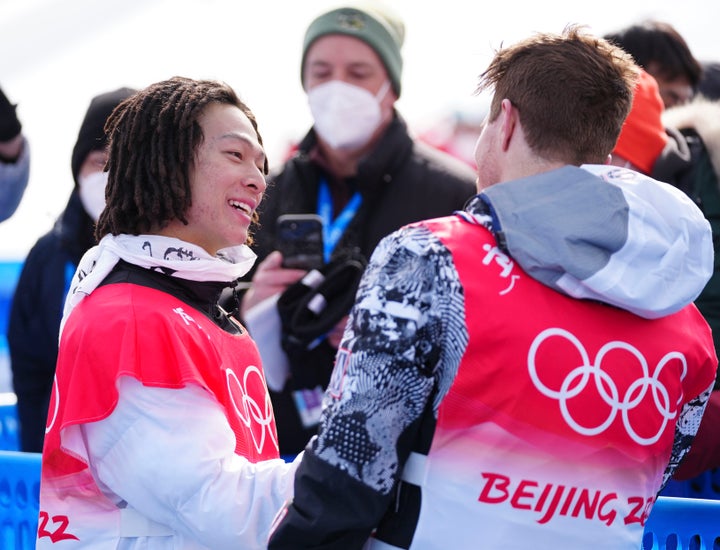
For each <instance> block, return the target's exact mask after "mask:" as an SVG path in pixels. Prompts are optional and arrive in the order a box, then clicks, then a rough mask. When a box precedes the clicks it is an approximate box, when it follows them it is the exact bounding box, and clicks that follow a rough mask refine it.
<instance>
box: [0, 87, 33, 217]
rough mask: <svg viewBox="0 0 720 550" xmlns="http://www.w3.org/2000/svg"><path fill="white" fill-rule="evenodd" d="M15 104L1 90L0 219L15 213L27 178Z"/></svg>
mask: <svg viewBox="0 0 720 550" xmlns="http://www.w3.org/2000/svg"><path fill="white" fill-rule="evenodd" d="M16 107H17V106H16V105H13V104H12V103H10V101H9V100H8V98H7V96H6V95H5V93H4V92H3V91H2V89H0V222H2V221H5V220H7V219H8V218H9V217H10V216H12V215H13V214H14V213H15V210H17V207H18V206H19V205H20V201H21V200H22V197H23V195H24V194H25V189H26V188H27V184H28V181H29V179H30V147H29V145H28V142H27V139H25V136H24V135H23V133H22V124H21V123H20V119H19V118H18V116H17V113H16V111H15V110H16Z"/></svg>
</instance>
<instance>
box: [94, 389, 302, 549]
mask: <svg viewBox="0 0 720 550" xmlns="http://www.w3.org/2000/svg"><path fill="white" fill-rule="evenodd" d="M118 390H119V401H118V404H117V406H116V408H115V409H114V411H113V412H112V414H111V415H110V416H109V417H107V418H105V419H103V420H101V421H98V422H95V423H92V424H86V425H84V426H83V427H82V428H81V432H84V434H83V435H84V437H83V438H81V439H84V440H85V443H84V445H85V446H86V451H87V456H88V458H89V460H90V467H91V470H92V472H93V475H94V476H95V478H96V480H97V481H98V485H99V486H100V488H101V490H103V491H104V492H105V494H106V495H107V496H108V497H110V498H111V499H112V500H113V501H114V502H115V503H116V504H118V505H120V506H124V503H127V505H128V506H129V507H132V508H134V509H135V510H136V511H137V512H139V513H140V514H141V515H143V516H145V517H147V518H149V519H150V520H152V521H154V522H157V523H160V524H163V525H166V526H168V527H170V529H171V530H173V531H174V532H176V533H177V536H178V537H180V539H183V540H185V539H187V541H186V542H189V541H193V542H194V544H195V545H197V544H198V543H199V544H200V545H202V546H206V547H209V548H213V549H222V548H265V546H266V541H267V536H268V532H269V529H270V524H271V522H272V520H273V518H274V517H275V514H276V513H277V511H278V510H279V509H280V507H281V505H282V504H283V502H284V501H285V500H287V499H289V498H291V497H292V490H293V478H294V472H295V469H296V467H297V464H298V463H299V459H297V460H295V462H294V463H293V464H286V463H285V462H284V461H283V460H281V459H277V460H269V461H264V462H261V463H258V464H252V463H250V462H249V461H248V460H247V459H245V458H243V457H240V456H238V455H236V454H235V452H234V449H235V436H234V434H233V432H232V430H231V428H230V426H229V424H228V422H227V420H226V418H225V415H224V412H223V410H222V407H221V406H220V405H219V404H218V403H217V402H216V401H215V400H214V399H213V398H212V397H211V396H210V395H209V394H208V393H207V392H206V391H204V390H203V389H201V388H200V387H198V386H194V385H188V386H187V387H185V388H182V389H167V388H150V387H145V386H143V385H142V384H141V383H140V382H138V381H137V380H135V379H133V378H129V377H123V378H121V379H120V381H119V383H118ZM176 542H177V543H179V546H178V547H180V546H183V544H182V543H181V541H179V540H178V541H176ZM190 545H191V546H194V545H193V544H192V543H191V544H190Z"/></svg>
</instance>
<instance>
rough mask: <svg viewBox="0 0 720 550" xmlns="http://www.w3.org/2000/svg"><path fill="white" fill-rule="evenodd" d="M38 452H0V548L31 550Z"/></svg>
mask: <svg viewBox="0 0 720 550" xmlns="http://www.w3.org/2000/svg"><path fill="white" fill-rule="evenodd" d="M41 456H42V455H41V454H40V453H21V452H17V451H0V548H2V549H3V550H32V549H33V548H35V538H36V534H37V527H38V510H39V500H40V459H41Z"/></svg>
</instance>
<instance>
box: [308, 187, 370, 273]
mask: <svg viewBox="0 0 720 550" xmlns="http://www.w3.org/2000/svg"><path fill="white" fill-rule="evenodd" d="M360 203H362V196H361V195H360V192H359V191H356V192H355V194H354V195H353V196H352V197H351V198H350V200H349V201H348V203H347V204H346V205H345V208H343V210H342V212H340V214H338V216H337V217H336V218H335V219H334V220H333V205H332V197H331V196H330V187H329V186H328V183H327V181H326V180H325V178H322V179H321V180H320V189H319V190H318V202H317V213H318V215H319V216H320V218H321V219H322V222H323V246H324V252H325V262H326V263H327V262H329V261H330V255H331V254H332V252H333V250H335V246H336V245H337V243H338V241H339V240H340V237H342V234H343V233H344V232H345V229H346V228H347V226H348V224H349V223H350V220H352V219H353V217H355V214H356V213H357V211H358V208H360Z"/></svg>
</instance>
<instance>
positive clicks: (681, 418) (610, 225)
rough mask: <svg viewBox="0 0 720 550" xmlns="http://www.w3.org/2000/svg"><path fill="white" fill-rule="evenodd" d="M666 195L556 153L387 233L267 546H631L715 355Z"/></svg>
mask: <svg viewBox="0 0 720 550" xmlns="http://www.w3.org/2000/svg"><path fill="white" fill-rule="evenodd" d="M640 177H641V176H637V178H640ZM680 195H681V194H679V192H676V191H675V190H672V189H671V188H669V186H665V185H664V184H660V183H658V182H654V181H653V180H649V179H647V178H644V179H642V180H639V179H636V175H635V174H634V173H631V172H629V171H624V170H616V169H613V168H604V167H588V168H587V169H581V168H575V167H565V168H563V169H560V170H557V171H553V172H549V173H547V174H543V175H541V176H536V177H533V178H527V179H526V180H518V181H517V182H506V183H502V184H498V185H496V186H493V187H491V188H489V189H488V190H486V191H485V192H484V193H483V194H481V195H479V196H478V197H476V198H475V199H473V201H472V202H471V203H470V204H469V205H468V207H467V208H466V211H464V212H463V213H461V214H458V215H456V216H452V217H447V218H440V219H438V220H430V221H427V222H421V223H419V224H413V225H411V226H408V227H406V228H404V229H402V230H400V231H399V232H396V233H394V234H393V235H391V236H389V237H388V238H386V239H384V240H383V241H382V243H381V244H380V246H379V247H378V249H377V250H376V252H375V254H374V255H373V258H372V260H371V262H370V264H369V265H368V267H367V269H366V272H365V275H364V277H363V281H362V282H361V284H360V288H359V291H358V295H357V300H356V305H355V306H354V308H353V311H352V314H351V318H350V321H349V322H348V325H347V328H346V331H345V336H344V338H343V342H342V344H341V349H340V351H339V353H338V356H337V360H336V364H335V369H334V372H333V378H332V380H331V382H330V385H329V387H328V389H327V391H326V393H325V398H324V410H323V417H322V424H321V429H320V431H319V434H318V437H317V439H315V440H313V442H312V444H311V447H310V448H309V449H308V450H307V451H306V452H305V456H304V457H303V460H302V463H301V465H300V467H299V468H298V471H297V475H296V486H295V496H294V499H293V501H292V502H290V503H289V504H288V505H287V506H286V508H285V509H284V510H283V512H282V513H281V515H280V516H279V521H278V523H277V525H276V526H275V527H274V530H273V533H272V535H271V538H270V544H269V548H271V549H279V548H296V549H299V548H316V547H322V548H325V549H330V548H337V549H341V548H342V549H346V548H361V547H363V546H364V545H365V544H367V548H372V549H384V550H389V549H397V548H417V549H423V550H428V549H445V548H454V549H463V548H468V549H470V548H510V549H512V548H516V549H525V548H534V549H550V548H553V549H554V548H575V549H578V548H598V547H605V548H613V549H618V548H627V549H628V550H629V549H633V550H634V549H637V548H639V547H640V544H641V539H642V532H643V526H644V523H645V519H646V518H647V515H648V513H649V511H650V510H651V507H652V504H653V502H654V499H655V496H656V494H657V492H658V491H659V490H660V489H661V487H662V486H663V484H664V482H665V481H666V480H667V479H668V477H669V476H670V475H671V473H672V471H674V469H675V468H676V467H677V464H678V462H679V461H680V460H681V458H682V457H683V456H684V454H685V453H686V452H687V450H688V447H689V445H690V443H691V441H692V439H693V437H694V435H695V432H696V431H697V426H698V424H699V419H700V417H701V415H702V413H703V410H704V407H705V404H706V401H707V398H708V395H709V389H710V388H711V386H712V383H713V380H714V377H715V370H716V367H717V358H716V357H715V352H714V347H713V342H712V338H711V335H710V330H709V327H708V326H707V323H706V322H705V320H704V319H703V318H702V316H701V315H700V314H699V312H698V311H697V308H695V306H694V305H692V303H691V302H692V300H693V299H694V298H695V297H696V296H697V294H699V292H700V290H701V289H702V286H703V285H704V283H705V282H706V281H707V278H708V277H709V275H710V272H711V270H712V250H711V242H710V231H709V226H708V225H707V222H706V221H705V220H704V219H703V218H702V215H701V214H700V213H699V211H698V210H697V208H696V207H695V206H694V205H693V204H692V203H691V202H690V201H688V200H687V199H686V198H685V197H684V196H680ZM678 278H679V279H680V280H678ZM658 289H662V291H663V293H662V295H657V292H658ZM654 294H655V295H654ZM371 535H372V537H371V538H370V540H369V541H368V542H367V543H366V541H367V539H368V537H369V536H371Z"/></svg>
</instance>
